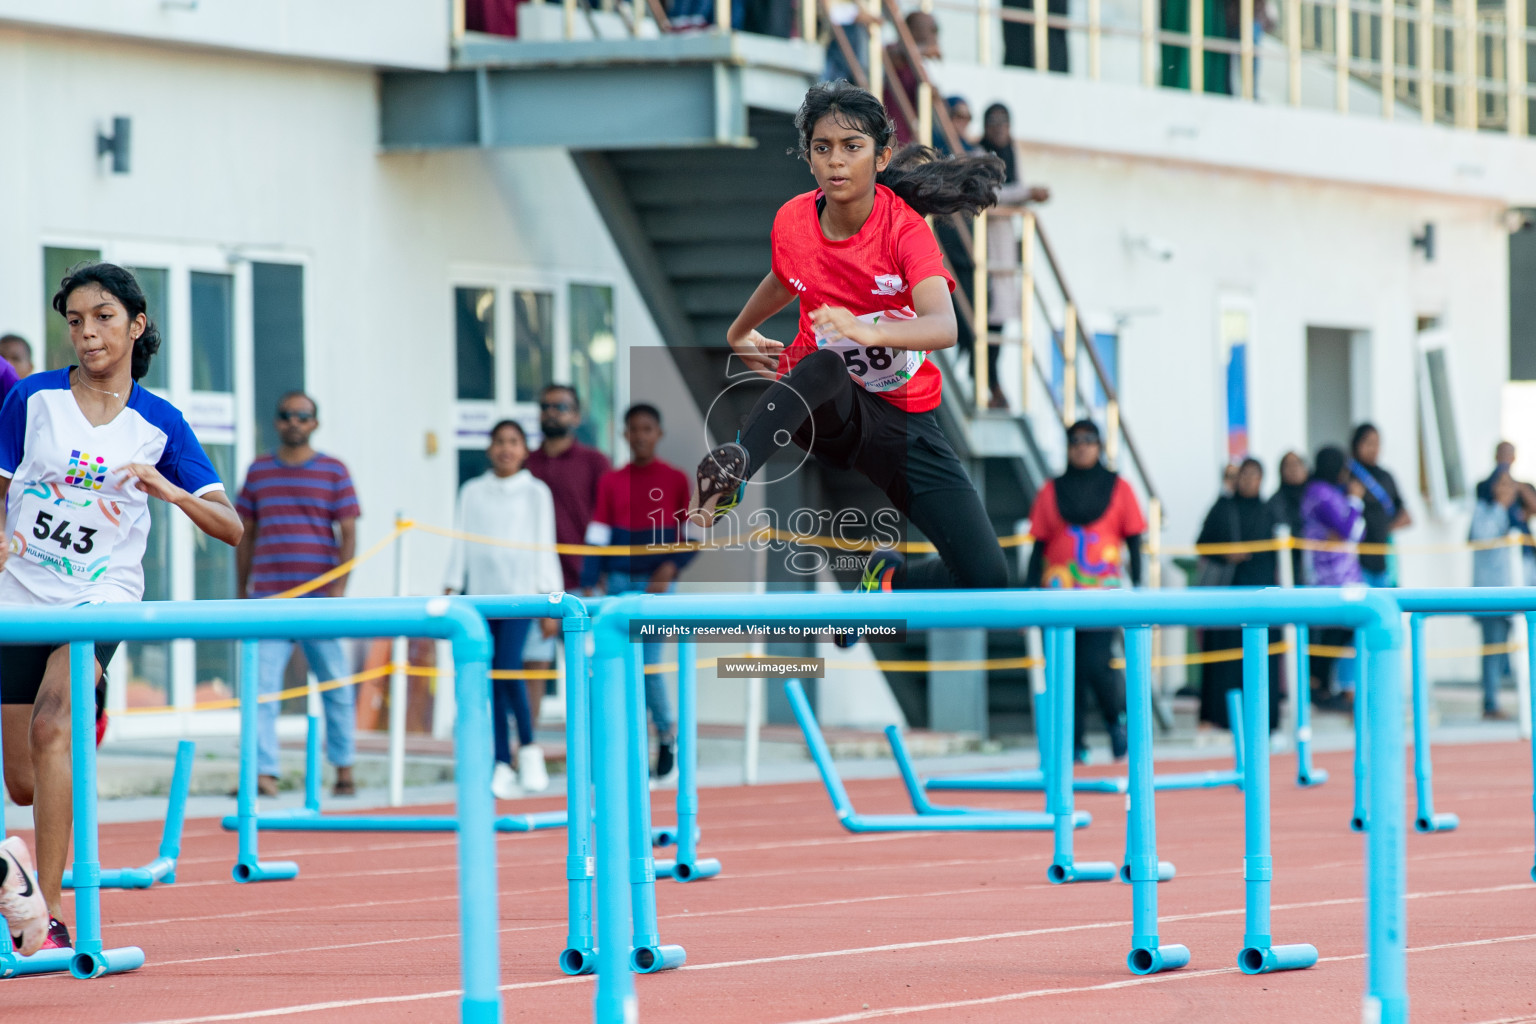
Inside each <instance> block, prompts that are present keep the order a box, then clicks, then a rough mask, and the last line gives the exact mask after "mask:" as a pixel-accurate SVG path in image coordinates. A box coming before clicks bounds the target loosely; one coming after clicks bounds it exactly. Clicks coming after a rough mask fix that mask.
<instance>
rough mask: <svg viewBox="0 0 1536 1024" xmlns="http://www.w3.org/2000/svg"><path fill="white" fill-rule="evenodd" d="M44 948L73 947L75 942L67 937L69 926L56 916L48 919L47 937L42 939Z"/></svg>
mask: <svg viewBox="0 0 1536 1024" xmlns="http://www.w3.org/2000/svg"><path fill="white" fill-rule="evenodd" d="M43 948H44V949H74V948H75V942H74V940H73V939H71V938H70V937H69V926H68V925H66V924H65V923H64V922H63V921H60V920H59V919H58V918H56V917H50V918H49V919H48V938H46V939H44V940H43Z"/></svg>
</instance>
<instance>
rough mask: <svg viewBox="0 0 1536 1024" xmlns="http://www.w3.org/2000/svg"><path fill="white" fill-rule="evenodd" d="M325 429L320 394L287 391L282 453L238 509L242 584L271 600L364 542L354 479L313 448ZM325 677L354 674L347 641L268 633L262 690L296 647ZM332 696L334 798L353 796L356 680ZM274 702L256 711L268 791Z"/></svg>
mask: <svg viewBox="0 0 1536 1024" xmlns="http://www.w3.org/2000/svg"><path fill="white" fill-rule="evenodd" d="M319 426H320V415H319V409H318V408H317V407H316V405H315V400H314V399H313V398H310V397H309V396H308V395H306V394H305V393H304V392H302V391H290V392H288V393H287V394H286V395H284V396H283V397H282V398H281V399H279V400H278V403H277V436H278V441H279V443H278V447H277V451H276V452H273V453H272V454H270V455H262V456H259V457H258V458H257V459H256V461H255V462H253V463H251V468H250V471H249V472H248V473H246V475H245V486H244V487H242V488H241V489H240V497H239V500H238V501H236V502H235V508H236V510H237V511H239V513H240V519H241V520H242V521H243V522H244V523H245V535H244V537H243V538H242V539H241V541H240V547H239V550H238V553H237V559H236V565H237V568H236V572H237V579H236V587H237V592H238V593H239V595H240V596H241V597H271V596H273V595H275V594H281V593H283V592H284V591H287V590H289V589H291V588H293V587H296V586H298V585H299V584H301V583H307V582H308V581H310V580H312V579H314V578H315V577H316V576H319V575H321V574H323V573H326V572H329V571H331V570H332V569H334V568H336V567H337V566H338V565H340V564H342V563H343V562H347V561H350V560H351V558H352V555H353V552H354V551H355V550H356V546H357V530H356V527H357V517H358V516H359V515H360V514H361V512H360V510H359V508H358V505H357V495H356V494H355V493H354V492H353V490H352V477H351V475H350V474H348V473H347V467H346V466H344V465H343V464H342V463H341V461H340V460H339V459H334V458H332V457H331V456H329V455H325V454H322V453H320V452H317V451H315V449H314V448H312V447H311V446H310V443H309V439H310V437H311V435H313V434H314V432H315V429H316V428H317V427H319ZM346 589H347V577H346V576H345V575H343V576H340V577H338V578H337V579H335V580H333V581H332V582H331V583H329V584H327V585H326V586H323V587H321V588H319V589H318V590H313V591H310V592H309V593H308V594H307V595H305V596H308V597H340V596H342V594H344V593H345V592H346ZM296 642H297V643H300V644H302V645H303V647H304V657H305V658H306V659H308V661H309V667H310V668H311V669H313V670H314V673H315V676H316V678H317V679H319V680H320V682H321V683H326V682H329V681H330V680H332V679H337V678H340V677H342V676H346V675H349V674H350V672H349V671H348V664H347V659H346V656H345V654H344V653H343V652H342V647H341V641H340V640H301V641H292V640H263V641H261V642H260V655H261V667H260V670H259V674H258V688H259V689H260V691H261V692H262V693H263V694H267V693H276V692H277V691H279V690H280V689H281V688H282V684H283V670H284V669H285V668H286V667H287V665H288V659H289V658H290V657H291V656H292V654H293V646H294V644H295V643H296ZM320 696H321V697H322V699H323V700H324V702H325V754H326V759H327V760H329V761H330V762H331V764H333V765H335V766H336V783H335V786H334V788H333V789H332V791H331V792H332V795H334V796H352V795H353V794H354V793H356V791H357V790H356V783H355V782H354V781H353V778H352V760H353V731H354V729H355V728H356V724H357V715H356V712H355V710H354V704H355V701H356V693H355V691H354V689H353V688H352V687H351V686H339V687H335V688H332V689H322V690H321V693H320ZM277 710H278V702H277V701H268V702H265V703H263V704H262V705H261V707H260V710H259V712H258V715H257V722H258V726H259V728H258V730H257V757H256V771H257V773H258V780H257V785H258V788H259V790H260V792H261V794H262V795H263V796H275V795H276V794H277V789H278V779H279V773H278V759H277Z"/></svg>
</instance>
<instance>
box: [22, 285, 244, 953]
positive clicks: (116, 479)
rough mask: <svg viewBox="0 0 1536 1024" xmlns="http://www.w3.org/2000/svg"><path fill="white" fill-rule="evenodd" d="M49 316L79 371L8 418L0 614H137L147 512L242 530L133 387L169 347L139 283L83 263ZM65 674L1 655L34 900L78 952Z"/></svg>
mask: <svg viewBox="0 0 1536 1024" xmlns="http://www.w3.org/2000/svg"><path fill="white" fill-rule="evenodd" d="M53 308H54V310H55V311H56V312H58V313H59V315H60V316H62V317H63V318H64V321H65V323H66V324H68V326H69V342H70V345H71V346H72V347H73V348H74V351H75V358H76V360H78V363H77V364H76V365H74V366H68V367H65V368H63V369H58V370H48V371H45V372H43V373H34V374H32V375H31V376H29V377H27V378H26V379H25V380H23V381H21V382H20V383H19V384H16V385H15V386H13V387H12V388H11V389H10V392H9V394H7V395H6V398H5V404H4V406H3V407H0V508H3V509H4V518H3V519H0V536H6V537H8V538H9V543H8V544H3V545H0V605H7V604H10V605H31V606H44V607H54V608H68V607H73V606H76V605H81V604H96V603H103V602H118V601H122V602H137V601H141V600H143V598H144V565H143V562H144V549H145V545H146V543H147V542H148V539H149V519H150V512H149V499H150V498H152V497H153V498H159V499H160V500H161V501H164V502H166V503H167V504H170V505H175V506H176V507H177V508H179V509H181V511H182V512H183V513H185V514H186V516H187V518H188V519H190V520H192V523H193V525H194V526H196V527H197V528H198V529H199V530H201V531H202V532H203V533H205V534H207V535H208V536H210V537H212V538H214V539H215V540H219V541H223V542H224V543H226V544H230V545H234V544H236V543H238V542H239V540H240V535H241V525H240V517H239V516H237V515H236V514H235V510H234V508H233V507H232V506H231V505H230V503H229V498H228V497H226V496H225V493H224V484H223V483H222V482H221V481H220V480H219V475H218V473H216V472H215V471H214V469H213V465H212V464H211V463H210V462H209V461H208V456H207V453H205V452H204V451H203V448H202V445H200V444H199V443H198V441H197V437H196V436H195V435H194V434H193V433H192V428H191V427H190V426H188V425H187V421H186V419H185V418H184V417H183V416H182V414H181V412H180V411H179V410H178V409H176V407H175V406H173V405H171V404H170V403H169V402H167V401H166V400H165V399H163V398H160V397H158V396H157V395H155V394H153V393H152V392H150V391H148V390H146V389H145V388H143V387H141V386H140V385H139V384H138V381H139V380H140V379H141V378H142V377H143V376H144V375H145V374H146V373H148V372H149V366H150V360H151V359H153V358H154V355H155V353H156V352H158V351H159V349H160V333H159V331H158V330H156V328H155V325H154V323H153V322H152V321H151V320H150V319H149V316H148V314H147V313H146V302H145V299H144V292H143V290H142V289H141V288H140V287H139V283H138V281H136V280H135V279H134V276H133V275H132V274H131V273H129V272H128V271H127V270H124V269H123V268H122V267H118V266H114V265H113V264H110V263H87V264H81V265H80V266H77V267H75V268H73V269H72V270H71V271H70V273H69V274H68V275H67V276H66V277H65V278H64V280H63V281H62V282H61V283H60V285H59V290H58V292H56V293H55V294H54V296H53ZM0 614H3V612H0ZM116 651H117V644H116V643H112V642H104V643H98V644H96V680H97V702H98V706H99V704H100V702H101V699H102V692H101V680H102V673H103V671H104V670H105V668H106V666H107V664H108V662H110V661H111V660H112V656H113V654H114V653H115V652H116ZM69 675H70V666H69V647H68V645H67V644H49V643H44V644H7V645H5V646H0V724H3V728H4V730H5V733H4V745H5V784H6V788H7V789H8V790H9V791H10V794H11V799H12V800H14V801H15V802H16V803H17V804H20V805H31V806H32V808H33V819H34V822H35V827H36V843H37V883H38V884H37V888H38V889H40V890H41V891H42V895H43V899H44V901H45V903H46V905H47V912H48V915H49V921H48V924H47V928H46V931H47V937H46V938H45V939H44V940H43V943H42V947H41V948H44V949H47V948H66V947H70V946H71V941H70V937H69V929H68V927H66V926H65V924H64V923H63V920H62V919H63V915H64V903H63V897H62V882H63V877H64V866H65V862H66V861H67V859H68V857H69V843H70V833H71V831H72V825H73V822H74V811H73V790H74V787H73V781H72V780H73V773H72V765H71V761H70V715H71V708H70V686H69ZM97 721H98V729H99V728H100V725H99V723H101V722H102V721H103V719H102V718H101V717H100V716H99V714H98V717H97ZM98 736H99V732H98ZM10 855H11V851H8V852H7V856H8V857H9V856H10ZM18 865H19V868H20V869H24V868H25V864H24V863H21V862H20V861H19V860H16V859H12V860H11V861H10V863H9V864H8V865H7V871H6V879H5V880H0V890H3V891H0V907H4V908H14V907H15V899H16V898H17V897H18V896H19V895H20V894H19V893H16V892H14V891H13V890H12V886H13V885H14V884H15V880H16V879H15V876H14V874H13V872H14V871H16V870H18ZM34 905H35V904H34ZM10 914H11V909H6V915H7V918H8V919H9V918H10ZM16 925H17V921H15V920H10V927H11V928H12V930H13V931H19V933H20V934H21V935H22V936H23V942H24V943H25V945H23V947H22V952H23V953H29V952H33V951H35V948H36V947H35V946H33V944H34V943H35V942H36V940H37V938H38V937H39V936H38V932H37V929H35V928H27V927H23V928H21V929H17V928H16ZM28 946H33V948H32V949H29V948H27V947H28Z"/></svg>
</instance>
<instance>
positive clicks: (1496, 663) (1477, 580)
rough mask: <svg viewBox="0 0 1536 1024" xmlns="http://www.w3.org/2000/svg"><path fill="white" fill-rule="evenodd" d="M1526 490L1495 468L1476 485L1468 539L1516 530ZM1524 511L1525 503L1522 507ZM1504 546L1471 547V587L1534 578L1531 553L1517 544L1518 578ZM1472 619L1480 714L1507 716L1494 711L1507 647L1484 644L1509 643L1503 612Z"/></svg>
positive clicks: (1503, 718) (1490, 717)
mask: <svg viewBox="0 0 1536 1024" xmlns="http://www.w3.org/2000/svg"><path fill="white" fill-rule="evenodd" d="M1530 500H1531V499H1530V498H1529V492H1526V493H1525V494H1522V493H1521V487H1520V485H1519V483H1517V482H1516V480H1515V478H1514V477H1513V476H1511V475H1510V474H1509V471H1508V469H1507V468H1506V469H1505V470H1504V471H1503V472H1496V473H1495V474H1494V477H1493V480H1492V481H1491V483H1490V485H1489V487H1488V489H1487V492H1486V497H1485V496H1484V492H1483V491H1482V490H1481V489H1480V490H1479V494H1478V501H1477V505H1476V506H1475V507H1474V508H1473V510H1472V528H1471V529H1470V530H1469V531H1468V535H1467V539H1468V540H1471V541H1473V542H1474V543H1476V542H1478V541H1497V540H1500V539H1502V538H1504V537H1507V536H1509V533H1510V531H1511V530H1514V529H1516V520H1515V516H1516V513H1517V512H1518V511H1520V510H1521V506H1522V501H1524V502H1527V503H1528V502H1529V501H1530ZM1526 511H1529V508H1527V509H1526ZM1510 561H1511V559H1510V553H1509V549H1508V548H1505V547H1502V546H1497V545H1487V546H1481V547H1476V548H1474V549H1473V551H1472V585H1473V586H1474V587H1525V586H1531V585H1532V584H1533V583H1536V566H1533V565H1532V562H1533V561H1536V554H1533V551H1532V549H1531V548H1530V547H1529V546H1523V547H1522V549H1521V556H1520V564H1521V566H1522V567H1523V568H1524V570H1525V571H1524V573H1523V574H1522V578H1520V579H1516V578H1514V574H1513V573H1512V572H1511V571H1510ZM1477 624H1478V626H1479V627H1481V628H1482V632H1483V648H1484V650H1483V717H1484V718H1485V719H1487V720H1489V721H1498V722H1502V721H1507V720H1508V719H1509V715H1506V714H1505V713H1504V712H1502V711H1500V710H1499V687H1500V686H1501V685H1503V682H1504V679H1505V677H1507V676H1508V675H1509V674H1510V668H1509V652H1508V651H1492V652H1490V651H1489V650H1488V648H1489V647H1502V646H1503V645H1505V644H1507V643H1508V642H1509V618H1508V617H1507V616H1490V617H1478V619H1477Z"/></svg>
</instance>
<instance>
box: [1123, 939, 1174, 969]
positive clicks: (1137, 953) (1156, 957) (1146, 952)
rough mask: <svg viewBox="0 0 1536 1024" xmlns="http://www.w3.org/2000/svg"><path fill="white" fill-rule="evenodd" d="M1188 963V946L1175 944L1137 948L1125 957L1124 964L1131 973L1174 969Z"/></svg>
mask: <svg viewBox="0 0 1536 1024" xmlns="http://www.w3.org/2000/svg"><path fill="white" fill-rule="evenodd" d="M1188 964H1189V947H1188V946H1180V945H1177V944H1173V945H1168V946H1157V947H1156V948H1137V949H1133V950H1131V952H1130V954H1129V955H1128V956H1126V958H1125V966H1127V967H1129V968H1130V969H1131V973H1132V974H1158V973H1160V972H1162V971H1176V970H1178V969H1179V968H1180V967H1186V966H1188Z"/></svg>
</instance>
